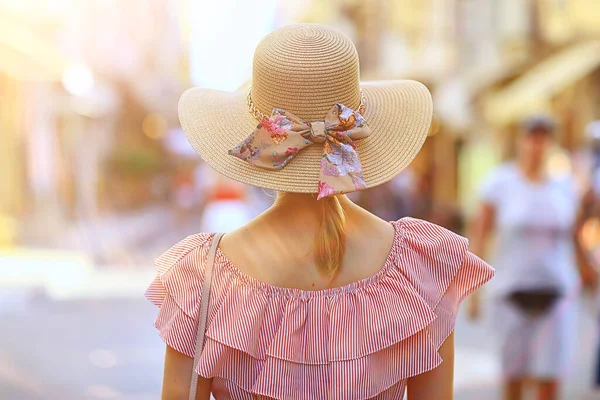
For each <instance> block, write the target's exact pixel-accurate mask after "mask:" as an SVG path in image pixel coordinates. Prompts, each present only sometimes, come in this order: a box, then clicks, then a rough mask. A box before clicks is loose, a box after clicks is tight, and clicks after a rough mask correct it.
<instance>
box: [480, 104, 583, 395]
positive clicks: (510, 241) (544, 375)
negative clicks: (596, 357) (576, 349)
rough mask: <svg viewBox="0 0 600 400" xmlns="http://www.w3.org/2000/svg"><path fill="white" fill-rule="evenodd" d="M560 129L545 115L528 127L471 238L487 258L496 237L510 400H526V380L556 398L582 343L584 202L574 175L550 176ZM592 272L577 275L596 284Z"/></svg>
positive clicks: (485, 200)
mask: <svg viewBox="0 0 600 400" xmlns="http://www.w3.org/2000/svg"><path fill="white" fill-rule="evenodd" d="M555 128H556V127H555V123H554V121H553V120H552V119H551V118H550V117H548V116H544V115H537V116H532V117H530V118H528V119H526V120H525V121H524V123H523V124H522V126H521V133H520V135H519V137H518V138H517V159H516V160H515V161H512V162H508V163H505V164H502V165H500V166H498V167H496V168H495V169H494V170H493V171H492V172H491V173H490V174H489V176H488V177H487V179H486V180H485V182H484V184H483V186H482V190H481V197H482V206H481V212H480V214H479V217H478V219H477V220H476V224H475V230H474V235H473V240H472V245H473V247H472V248H473V250H474V251H475V252H477V254H480V255H481V254H482V253H483V249H484V247H485V242H486V241H487V239H488V237H489V236H490V235H491V234H492V233H496V236H497V241H496V247H495V252H494V257H493V263H492V264H493V265H494V266H495V267H496V268H497V271H498V272H497V277H496V279H495V282H494V285H492V292H493V293H492V299H493V305H492V310H493V312H494V318H493V320H494V324H495V329H494V330H495V332H497V333H498V338H499V340H500V348H501V360H502V371H503V378H504V384H505V386H504V393H505V399H507V400H520V399H522V398H523V396H524V390H525V382H526V381H531V382H532V383H533V385H534V386H535V387H536V390H537V393H538V399H539V400H553V399H557V398H558V396H559V383H560V379H561V377H562V376H563V374H564V373H565V371H566V369H567V364H568V362H569V361H570V359H571V357H572V354H571V345H572V344H573V342H574V341H575V340H576V338H575V332H574V330H575V326H576V324H575V322H576V321H575V317H576V309H575V307H576V297H577V294H578V292H579V290H580V284H581V283H580V282H581V281H580V274H578V268H577V267H578V264H577V261H576V251H577V250H581V249H582V247H581V243H580V242H579V235H577V234H576V227H577V226H578V225H577V215H578V209H579V205H580V204H579V199H578V195H577V191H576V188H575V184H574V182H573V179H572V177H571V176H569V177H562V178H560V179H559V178H555V177H552V176H549V175H548V174H547V173H546V172H545V168H544V161H545V156H546V152H547V150H548V148H549V147H550V146H551V145H552V143H553V138H552V136H553V133H554V131H555ZM590 268H591V267H590V266H589V264H585V265H583V266H582V269H581V270H580V271H579V272H580V273H581V275H582V276H583V277H584V278H585V283H587V284H590V285H593V284H594V280H593V279H594V277H593V276H592V275H591V274H590V273H589V272H590ZM479 303H480V300H479V296H478V295H476V296H473V297H472V298H471V307H470V311H471V314H472V316H476V314H478V312H479Z"/></svg>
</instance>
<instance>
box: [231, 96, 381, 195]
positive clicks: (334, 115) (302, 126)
mask: <svg viewBox="0 0 600 400" xmlns="http://www.w3.org/2000/svg"><path fill="white" fill-rule="evenodd" d="M370 134H371V130H370V129H369V127H368V126H367V125H366V123H365V119H364V118H363V117H362V115H360V113H359V112H358V111H354V110H351V109H349V108H348V107H346V106H344V105H343V104H336V105H334V106H333V107H332V108H331V110H330V111H329V112H328V113H327V115H326V116H325V121H323V122H321V121H317V122H311V123H310V124H309V123H306V122H304V121H303V120H301V119H300V118H298V117H296V116H295V115H293V114H292V113H289V112H287V111H284V110H281V109H279V108H275V109H273V113H272V114H271V117H270V118H267V117H264V118H263V119H262V120H261V121H260V122H259V123H258V126H257V127H256V129H255V130H254V131H253V132H252V133H251V134H250V135H249V136H248V137H247V138H246V139H244V140H243V141H242V142H241V143H240V144H238V145H237V146H235V147H234V148H233V149H231V150H229V154H231V155H233V156H235V157H237V158H239V159H241V160H244V161H247V162H249V163H250V164H253V165H256V166H259V167H263V168H268V169H281V168H283V167H285V166H286V165H287V164H288V163H289V162H290V161H291V160H292V159H293V158H294V156H295V155H296V154H297V153H298V152H299V151H300V150H302V149H303V148H305V147H308V146H311V145H313V144H315V143H318V144H323V157H322V158H321V174H320V177H319V185H318V195H317V200H320V199H322V198H324V197H328V196H332V195H336V194H342V193H349V192H354V191H356V190H361V189H364V188H366V184H365V180H364V178H363V174H362V167H361V165H360V160H359V159H358V152H357V151H356V145H355V144H354V140H357V139H362V138H365V137H367V136H369V135H370Z"/></svg>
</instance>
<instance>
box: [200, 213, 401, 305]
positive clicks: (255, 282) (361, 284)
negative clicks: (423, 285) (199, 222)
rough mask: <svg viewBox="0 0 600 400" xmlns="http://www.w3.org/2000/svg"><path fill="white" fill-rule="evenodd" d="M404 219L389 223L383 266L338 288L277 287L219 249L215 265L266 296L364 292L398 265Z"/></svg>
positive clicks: (301, 296) (211, 235) (315, 296)
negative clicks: (391, 232) (390, 235)
mask: <svg viewBox="0 0 600 400" xmlns="http://www.w3.org/2000/svg"><path fill="white" fill-rule="evenodd" d="M404 219H405V218H402V219H400V220H398V221H389V223H390V224H391V225H392V228H394V240H393V242H392V246H391V248H390V250H389V251H388V254H387V257H386V260H385V262H384V263H383V266H382V267H381V268H380V269H379V270H378V271H377V272H375V273H374V274H372V275H371V276H368V277H366V278H363V279H360V280H358V281H354V282H350V283H347V284H345V285H342V286H336V287H332V288H326V289H318V290H304V289H298V288H294V287H285V286H277V285H273V284H270V283H267V282H264V281H262V280H260V279H258V278H254V277H252V276H250V275H248V274H246V273H245V272H243V271H242V270H241V269H239V268H238V267H237V266H236V265H235V264H234V263H233V262H232V261H231V260H230V259H229V258H228V257H227V256H226V255H225V253H223V252H222V251H221V248H220V247H218V248H217V252H216V258H215V265H219V266H222V267H224V268H226V269H227V270H228V271H229V272H231V273H232V274H234V275H235V276H236V277H237V278H238V280H239V281H241V282H243V283H245V284H246V285H248V286H251V287H253V288H256V289H258V290H260V291H262V292H264V293H266V294H269V295H279V296H286V297H300V298H305V299H309V298H317V297H324V296H325V297H326V296H336V295H340V294H344V293H351V292H355V291H358V290H362V289H363V288H365V287H367V286H371V285H373V284H375V283H377V282H379V281H381V280H382V279H383V278H385V277H386V276H387V274H388V272H389V270H390V268H391V267H392V265H395V264H397V255H398V249H399V248H400V247H402V242H403V240H404V227H403V220H404ZM213 236H214V233H213V234H210V236H209V238H210V239H212V237H213Z"/></svg>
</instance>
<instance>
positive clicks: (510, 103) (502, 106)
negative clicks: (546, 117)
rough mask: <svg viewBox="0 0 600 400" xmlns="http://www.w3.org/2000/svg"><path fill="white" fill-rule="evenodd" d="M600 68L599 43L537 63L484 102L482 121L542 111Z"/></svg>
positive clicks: (506, 119) (502, 120)
mask: <svg viewBox="0 0 600 400" xmlns="http://www.w3.org/2000/svg"><path fill="white" fill-rule="evenodd" d="M598 67H600V41H599V40H595V41H590V42H586V43H582V44H578V45H575V46H573V47H571V48H568V49H566V50H564V51H562V52H560V53H558V54H556V55H554V56H551V57H549V58H548V59H546V60H544V61H542V62H540V63H539V64H537V65H536V66H535V67H533V68H532V69H531V70H529V71H528V72H527V73H525V74H524V75H523V76H521V77H520V78H518V79H517V80H515V81H514V82H513V83H511V84H510V85H508V86H507V87H505V88H504V89H502V90H500V91H498V92H496V93H493V94H490V95H488V96H487V97H486V98H485V100H484V102H483V112H484V116H485V118H486V119H487V120H488V121H490V122H493V123H497V124H508V123H511V122H513V121H518V120H519V119H522V118H524V117H526V116H527V115H528V114H530V113H532V112H536V111H539V110H542V109H544V108H545V107H546V106H547V104H548V102H549V100H551V99H552V97H554V96H555V95H557V94H558V93H560V92H562V91H563V90H565V89H566V88H568V87H569V86H571V85H572V84H574V83H576V82H578V81H579V80H580V79H582V78H584V77H585V76H586V75H588V74H590V73H591V72H593V71H594V70H595V69H596V68H598Z"/></svg>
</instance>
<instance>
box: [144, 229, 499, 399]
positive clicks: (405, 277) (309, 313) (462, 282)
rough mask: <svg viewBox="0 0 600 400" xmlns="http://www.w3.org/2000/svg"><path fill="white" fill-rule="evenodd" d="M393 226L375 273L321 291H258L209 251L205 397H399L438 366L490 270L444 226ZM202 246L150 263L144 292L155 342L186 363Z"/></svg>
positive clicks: (191, 243) (205, 237) (200, 242)
mask: <svg viewBox="0 0 600 400" xmlns="http://www.w3.org/2000/svg"><path fill="white" fill-rule="evenodd" d="M392 224H393V226H394V228H395V229H394V230H395V238H394V245H393V246H392V249H391V251H390V253H389V255H388V257H387V260H386V262H385V264H384V265H383V267H382V268H381V270H380V271H379V272H377V273H376V274H375V275H372V276H370V277H368V278H366V279H363V280H360V281H357V282H353V283H351V284H348V285H345V286H341V287H337V288H332V289H324V290H316V291H305V290H300V289H294V288H282V287H277V286H273V285H269V284H267V283H264V282H262V281H259V280H257V279H254V278H252V277H250V276H248V275H246V274H244V273H243V272H242V271H240V270H239V269H238V268H237V267H236V266H235V265H233V263H231V261H229V260H228V259H227V258H226V257H225V255H224V254H223V253H222V252H221V251H219V250H218V251H217V254H216V258H215V265H214V271H213V274H214V275H213V282H212V289H211V300H210V305H209V312H208V320H207V329H206V334H205V339H204V340H205V344H204V349H203V351H202V355H201V358H200V362H199V365H198V368H197V370H196V372H197V373H198V374H199V375H201V376H204V377H208V378H214V379H213V383H212V393H213V396H214V397H215V398H216V399H217V400H221V399H235V400H238V399H239V400H246V399H247V400H251V399H254V398H256V396H264V397H267V398H273V399H336V400H337V399H381V400H384V399H386V400H387V399H402V398H403V396H404V392H405V390H406V384H407V379H408V378H410V377H411V376H415V375H418V374H422V373H424V372H426V371H429V370H431V369H433V368H436V367H437V366H439V365H440V364H441V363H442V362H443V360H442V358H441V357H440V355H439V353H438V350H439V348H440V347H441V345H442V344H443V342H444V340H445V339H446V338H447V337H448V336H449V335H450V334H451V333H452V331H453V329H454V325H455V320H456V314H457V311H458V306H459V304H460V302H461V301H462V300H463V299H464V298H465V296H466V295H467V294H469V293H470V292H471V291H473V290H474V289H476V288H477V287H479V286H481V285H482V284H484V283H485V282H486V281H488V280H489V279H490V278H491V277H492V276H493V274H494V270H493V269H492V268H491V267H490V266H489V265H488V264H486V263H485V262H483V261H482V260H481V259H479V258H478V257H476V256H475V255H473V254H472V253H470V252H469V251H468V250H467V246H468V242H467V240H466V239H465V238H463V237H461V236H458V235H456V234H454V233H452V232H450V231H448V230H446V229H444V228H441V227H439V226H437V225H434V224H432V223H429V222H425V221H421V220H417V219H413V218H403V219H401V220H399V221H397V222H393V223H392ZM211 238H212V234H207V233H200V234H196V235H192V236H190V237H188V238H186V239H184V240H183V241H181V242H180V243H178V244H177V245H175V246H174V247H172V248H171V249H169V250H168V251H167V252H166V253H165V254H163V255H162V256H161V257H159V258H158V260H157V268H158V276H157V278H156V279H155V280H154V281H153V282H152V284H151V285H150V287H149V288H148V290H147V292H146V297H147V298H148V299H149V300H150V301H151V302H153V303H154V304H155V305H157V306H158V307H159V312H158V317H157V319H156V322H155V326H156V328H157V329H158V331H159V334H160V336H161V337H162V338H163V340H164V341H165V342H166V343H167V344H168V345H169V346H171V347H172V348H174V349H175V350H177V351H179V352H181V353H183V354H186V355H188V356H190V357H193V355H194V347H195V338H196V327H197V320H198V317H199V310H200V302H201V299H200V297H201V291H202V281H203V276H204V265H203V260H204V259H205V257H206V254H207V252H208V247H209V244H210V241H211Z"/></svg>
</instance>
